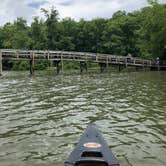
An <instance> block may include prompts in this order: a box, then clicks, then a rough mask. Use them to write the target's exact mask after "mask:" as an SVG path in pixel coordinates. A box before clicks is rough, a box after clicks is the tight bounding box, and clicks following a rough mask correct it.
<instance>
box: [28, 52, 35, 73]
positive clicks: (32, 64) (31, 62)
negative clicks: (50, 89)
mask: <svg viewBox="0 0 166 166" xmlns="http://www.w3.org/2000/svg"><path fill="white" fill-rule="evenodd" d="M30 58H31V59H30V61H29V65H30V74H31V75H34V71H35V70H34V69H35V68H34V64H35V58H34V53H33V52H31V53H30Z"/></svg>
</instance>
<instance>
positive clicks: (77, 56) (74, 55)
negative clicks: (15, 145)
mask: <svg viewBox="0 0 166 166" xmlns="http://www.w3.org/2000/svg"><path fill="white" fill-rule="evenodd" d="M2 60H14V61H21V60H26V61H29V63H30V72H31V74H33V72H34V63H35V61H54V62H55V64H56V65H57V72H59V71H60V70H61V71H62V72H63V62H64V61H71V62H80V69H81V71H82V70H83V68H86V63H87V62H92V63H98V64H99V65H100V67H101V71H102V70H104V68H106V67H108V66H110V65H118V66H119V70H121V69H122V68H123V67H127V66H133V67H142V68H145V67H146V68H150V69H156V70H159V69H160V68H161V67H166V64H164V65H163V66H160V65H156V63H155V61H154V60H153V59H149V60H147V59H141V58H134V57H127V56H117V55H110V54H99V53H88V52H72V51H70V52H69V51H50V50H46V51H44V50H15V49H1V50H0V75H2ZM59 63H61V67H60V68H59V65H58V64H59Z"/></svg>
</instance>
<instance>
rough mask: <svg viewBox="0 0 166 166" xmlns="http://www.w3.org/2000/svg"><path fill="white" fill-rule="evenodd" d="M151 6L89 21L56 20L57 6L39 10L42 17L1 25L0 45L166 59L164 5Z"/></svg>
mask: <svg viewBox="0 0 166 166" xmlns="http://www.w3.org/2000/svg"><path fill="white" fill-rule="evenodd" d="M148 2H149V4H150V6H148V7H144V8H142V9H141V10H139V11H134V12H132V13H127V12H125V11H117V12H116V13H114V14H113V16H112V18H109V19H103V18H96V19H93V20H91V21H86V20H84V19H81V20H80V21H75V20H73V19H71V18H64V19H62V20H60V19H59V14H58V11H57V10H56V8H54V7H52V8H51V9H50V11H49V10H46V9H41V11H42V12H43V13H44V15H45V20H42V19H40V18H39V17H34V20H33V22H32V23H31V25H30V26H28V25H27V21H26V20H25V19H23V18H17V20H15V21H14V23H6V24H5V25H4V26H1V27H0V47H1V48H14V49H42V50H46V49H50V50H68V51H71V50H72V51H85V52H99V53H110V54H115V55H127V54H128V53H131V54H132V55H133V56H137V57H148V58H149V57H150V58H153V57H154V58H155V57H160V58H162V59H166V17H165V16H166V4H159V3H158V1H157V0H148Z"/></svg>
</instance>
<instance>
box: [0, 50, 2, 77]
mask: <svg viewBox="0 0 166 166" xmlns="http://www.w3.org/2000/svg"><path fill="white" fill-rule="evenodd" d="M0 76H2V51H1V50H0Z"/></svg>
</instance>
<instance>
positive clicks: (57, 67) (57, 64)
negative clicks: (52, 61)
mask: <svg viewBox="0 0 166 166" xmlns="http://www.w3.org/2000/svg"><path fill="white" fill-rule="evenodd" d="M59 62H60V61H56V71H57V74H59V73H60V68H59Z"/></svg>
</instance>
